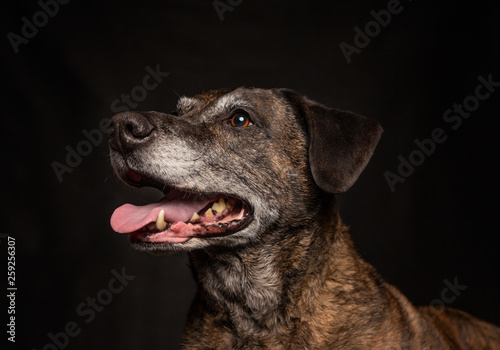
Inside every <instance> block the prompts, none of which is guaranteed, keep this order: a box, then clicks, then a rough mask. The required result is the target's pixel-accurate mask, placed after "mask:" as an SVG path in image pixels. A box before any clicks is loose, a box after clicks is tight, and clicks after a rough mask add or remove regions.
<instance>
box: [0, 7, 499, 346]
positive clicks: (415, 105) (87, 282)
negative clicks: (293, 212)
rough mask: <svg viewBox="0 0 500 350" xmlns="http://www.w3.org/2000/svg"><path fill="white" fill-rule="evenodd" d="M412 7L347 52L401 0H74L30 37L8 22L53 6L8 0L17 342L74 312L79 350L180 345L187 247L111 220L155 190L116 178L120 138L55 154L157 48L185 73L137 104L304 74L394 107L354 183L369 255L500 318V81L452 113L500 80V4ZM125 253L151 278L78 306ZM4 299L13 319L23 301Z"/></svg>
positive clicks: (388, 269) (371, 112) (5, 148)
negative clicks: (433, 140) (173, 250)
mask: <svg viewBox="0 0 500 350" xmlns="http://www.w3.org/2000/svg"><path fill="white" fill-rule="evenodd" d="M401 5H402V7H403V10H402V11H401V12H400V13H399V14H397V15H393V16H392V19H391V21H390V23H389V24H388V25H387V27H386V28H382V29H381V31H380V34H379V35H377V36H374V37H373V38H372V39H371V41H370V43H369V44H368V45H367V46H366V47H365V48H363V49H361V52H360V53H359V54H353V55H352V57H351V58H352V62H351V63H347V61H346V59H345V57H344V55H343V54H342V52H341V50H340V47H339V45H340V43H341V42H347V43H349V44H351V45H352V44H353V38H354V35H355V32H354V27H356V26H358V27H361V28H364V26H365V24H366V23H367V22H369V21H371V20H373V17H372V15H371V14H370V11H372V10H375V11H380V10H382V9H385V8H386V7H387V1H330V2H326V1H323V2H320V1H297V0H290V1H249V0H244V1H242V2H241V4H239V5H237V6H235V7H234V9H233V10H232V11H228V12H225V13H224V15H223V16H224V20H223V21H221V20H220V18H219V16H218V14H217V12H216V10H215V9H214V6H213V3H212V2H211V1H156V2H155V1H129V0H125V1H101V2H99V1H84V2H83V1H77V0H73V1H71V2H69V3H68V4H66V5H60V6H59V11H58V13H57V14H56V15H55V16H54V17H53V18H50V20H49V21H48V24H47V25H45V26H44V27H42V28H40V29H39V31H38V33H37V34H36V36H34V37H33V38H31V39H29V42H28V43H27V44H21V45H20V46H19V53H17V54H16V53H15V52H14V50H13V48H12V46H11V44H10V43H9V40H8V39H7V34H8V33H9V32H14V33H16V34H21V28H22V25H23V22H22V17H23V16H26V17H27V18H28V19H31V18H32V16H33V14H35V13H36V12H37V11H40V6H39V5H38V4H37V3H36V1H10V2H8V3H5V4H3V5H2V17H3V18H2V20H1V28H2V35H3V39H2V45H1V50H2V51H1V52H2V66H1V68H2V73H1V74H2V75H1V76H2V100H3V103H2V107H3V108H2V121H1V125H2V128H1V140H2V148H1V150H2V164H3V165H2V172H1V176H2V178H1V180H2V188H3V191H2V196H1V222H0V225H1V226H0V229H1V231H0V232H1V233H8V234H10V235H12V236H14V237H16V262H17V265H16V278H17V280H16V282H17V287H18V290H17V298H16V311H17V313H16V340H17V341H16V348H23V349H24V348H25V349H28V348H29V349H32V348H36V349H42V348H43V347H44V345H45V344H48V343H50V342H51V341H50V339H49V337H48V333H49V332H51V333H53V334H56V333H59V332H63V331H64V327H65V325H66V324H67V323H68V322H70V321H74V322H76V323H77V324H78V327H79V329H81V333H80V334H79V335H78V336H76V337H71V338H70V339H69V345H68V346H67V348H70V349H105V348H117V349H146V348H147V349H176V348H178V344H179V340H180V335H181V332H182V328H183V324H184V320H185V315H186V312H187V309H188V307H189V304H190V301H191V299H192V297H193V294H194V283H193V282H192V279H191V275H190V271H189V268H188V266H187V257H186V256H184V255H177V256H168V257H160V258H158V257H151V256H148V255H144V254H140V253H137V252H134V251H132V250H130V249H129V248H128V246H127V245H128V240H127V237H125V236H120V235H118V234H115V233H113V232H112V230H111V228H110V227H109V217H110V215H111V213H112V212H113V210H114V209H115V208H116V207H117V206H119V205H121V204H123V203H125V202H133V203H136V204H137V203H146V202H147V201H150V200H152V199H157V198H158V194H157V193H155V192H152V191H148V190H141V191H138V190H132V189H129V188H126V187H125V186H124V185H123V184H121V183H120V182H119V181H118V180H117V179H116V177H115V176H114V175H113V173H112V170H111V167H110V164H109V158H108V155H107V145H106V143H107V141H106V140H105V141H103V142H102V143H101V144H100V145H99V146H96V147H94V148H93V150H92V152H91V154H90V155H88V156H85V157H83V159H82V161H81V164H79V165H78V166H76V167H75V168H74V169H73V171H72V172H71V173H66V174H64V175H63V181H62V182H59V181H58V179H57V177H56V175H55V173H54V171H53V169H52V167H51V164H52V162H54V161H56V162H60V163H64V162H65V157H66V154H67V150H66V147H67V146H70V147H72V148H75V147H77V145H78V144H79V142H81V141H82V140H85V136H84V135H83V134H82V130H84V129H85V130H91V129H95V128H98V126H99V122H100V121H101V120H102V119H103V118H109V117H111V116H112V115H113V112H112V110H111V103H112V102H113V101H114V100H115V99H116V98H119V97H120V95H121V94H123V93H130V91H131V90H132V89H133V88H134V87H135V86H137V85H142V79H143V77H144V76H145V75H146V74H147V72H146V67H147V66H150V67H152V68H155V67H156V66H157V65H159V67H160V70H161V71H163V72H169V73H170V75H169V76H168V77H166V78H164V80H163V82H161V84H159V86H158V87H157V88H156V89H154V90H152V91H149V92H148V94H147V96H146V98H145V99H144V101H142V102H140V103H139V105H138V107H137V108H136V109H138V110H158V111H165V112H168V111H171V110H172V109H173V107H174V105H175V102H176V100H177V98H178V95H188V96H189V95H192V94H195V93H197V92H200V91H201V90H205V89H210V88H215V87H238V86H242V85H245V86H258V87H268V88H270V87H289V88H293V89H296V90H297V91H300V92H301V93H303V94H306V95H307V96H309V97H311V98H313V99H315V100H318V101H320V102H323V103H325V104H328V105H330V106H332V107H339V108H344V109H349V110H352V111H354V112H357V113H359V114H363V115H365V116H368V117H371V118H374V119H376V120H378V121H379V122H380V123H381V125H382V126H383V128H384V130H385V132H384V134H383V136H382V139H381V141H380V144H379V146H378V148H377V150H376V152H375V155H374V157H373V158H372V161H371V163H370V164H369V165H368V167H367V169H366V170H365V172H364V173H363V174H362V176H361V177H360V179H359V180H358V182H357V183H356V185H355V186H354V187H353V188H352V189H351V190H350V191H349V192H347V193H345V194H342V195H339V196H338V200H339V203H340V208H341V214H342V217H343V219H344V221H345V222H346V223H347V224H348V225H350V227H351V233H352V236H353V239H354V240H355V242H356V244H357V247H358V250H359V251H360V253H361V255H362V256H363V257H364V258H365V259H366V260H368V261H369V262H371V263H372V264H373V265H374V266H375V267H376V268H377V269H378V270H379V272H380V273H381V274H382V275H383V276H384V277H385V279H386V280H387V281H389V282H390V283H393V284H395V285H397V286H398V287H399V288H400V289H401V290H402V291H403V293H405V294H406V295H407V296H408V297H409V299H410V300H411V301H412V302H414V303H416V304H429V303H431V302H432V301H433V300H435V299H440V298H441V293H442V292H443V290H444V288H446V285H445V282H444V281H445V280H448V281H453V280H454V279H457V281H458V283H459V284H461V285H466V286H467V289H466V290H463V291H462V292H461V294H460V295H458V296H457V298H456V299H455V300H454V301H453V302H451V303H449V304H448V306H452V307H456V308H460V309H463V310H465V311H468V312H470V313H473V314H475V315H477V316H479V317H481V318H484V319H486V320H489V321H491V322H496V323H500V299H499V298H498V296H499V288H500V282H499V278H498V276H499V275H498V269H499V267H500V255H499V254H498V249H499V246H498V242H499V240H498V238H497V236H498V228H497V221H498V217H499V205H498V202H499V200H498V198H499V191H498V183H497V181H498V180H497V179H498V177H499V167H498V166H497V162H498V157H497V152H498V149H499V147H498V146H499V138H498V136H497V135H498V132H499V130H498V125H499V124H498V123H497V119H498V118H499V117H500V115H499V113H498V110H499V108H498V107H499V103H498V102H499V100H500V99H499V96H500V91H496V92H495V93H493V94H492V95H491V97H490V98H488V99H487V100H485V101H482V102H481V103H480V105H479V108H478V109H477V110H476V111H475V112H473V113H472V114H471V116H470V117H469V118H468V119H465V120H463V124H462V125H461V126H460V127H459V128H458V129H457V130H452V128H451V126H452V124H450V123H446V122H445V121H444V120H443V113H444V112H445V111H446V110H447V109H448V108H450V107H452V106H453V104H455V103H462V102H463V100H464V99H465V98H466V97H467V96H469V95H473V94H474V91H475V88H476V86H477V84H478V83H479V82H478V80H477V77H478V76H480V75H482V76H483V77H485V78H486V77H487V76H488V75H489V74H492V78H493V80H495V81H500V72H499V69H498V68H499V66H498V62H499V59H500V55H499V32H500V31H499V23H500V22H499V21H498V16H499V11H498V10H499V6H498V2H494V1H490V2H487V1H486V2H480V1H475V2H457V1H451V0H445V1H439V2H438V1H434V2H424V1H420V0H414V1H409V0H401ZM498 90H500V89H498ZM484 91H485V90H484ZM435 128H442V129H443V130H445V132H446V134H447V135H448V138H447V140H446V141H445V142H444V143H442V144H439V145H437V146H436V149H435V151H434V153H433V154H432V155H431V156H429V157H427V158H426V159H425V161H424V162H423V164H422V165H420V166H418V167H416V168H415V171H414V173H413V174H412V175H411V176H409V177H408V178H407V180H406V181H405V182H404V183H398V184H396V186H395V191H394V192H392V191H391V190H390V189H389V186H388V184H387V182H386V180H385V179H384V176H383V175H384V172H386V171H391V172H393V173H397V167H398V164H399V160H398V159H397V158H398V156H399V155H402V156H403V157H405V158H406V159H408V155H409V154H410V152H412V151H413V150H414V149H416V146H415V144H414V140H415V139H419V140H422V139H425V138H429V137H430V136H431V132H432V130H433V129H435ZM242 147H245V145H242ZM298 205H300V203H298ZM5 242H6V241H5V240H4V239H3V240H2V242H1V243H0V245H1V249H2V259H3V262H2V266H3V267H2V270H3V271H2V273H4V274H5V271H6V269H7V264H6V255H5V253H6V244H5ZM122 268H125V270H126V273H127V274H129V275H133V276H135V279H134V280H133V281H130V282H129V285H128V286H126V287H125V289H124V290H123V292H121V293H118V294H116V295H113V300H112V301H111V302H110V303H109V304H108V305H106V306H104V308H103V310H102V311H101V312H98V313H96V315H95V318H94V319H93V320H92V321H91V322H88V323H87V322H86V320H88V318H87V317H88V316H80V315H79V314H78V313H77V307H78V305H79V304H80V303H82V302H85V300H86V299H87V298H88V297H95V296H96V295H97V294H98V293H99V292H100V291H101V290H102V289H105V288H107V286H108V282H109V281H110V279H111V278H112V276H113V275H112V273H111V270H113V269H115V270H117V271H121V270H122ZM3 278H4V276H3V275H2V279H3ZM2 285H3V286H6V283H4V282H2ZM1 293H2V295H3V294H4V293H5V289H4V290H3V291H2V292H1ZM446 296H447V297H449V296H452V294H446ZM2 299H3V300H2V301H6V299H5V298H4V297H2ZM2 305H4V304H2ZM5 305H6V304H5ZM0 314H1V315H2V317H3V318H2V323H1V324H2V325H4V324H5V323H6V316H7V306H5V308H4V307H2V310H0ZM0 328H1V329H2V331H1V332H0V334H1V335H0V336H1V337H2V341H4V340H5V338H6V337H7V335H6V333H5V326H2V327H0ZM61 339H62V338H61ZM46 348H47V349H50V348H54V347H50V346H48V347H46Z"/></svg>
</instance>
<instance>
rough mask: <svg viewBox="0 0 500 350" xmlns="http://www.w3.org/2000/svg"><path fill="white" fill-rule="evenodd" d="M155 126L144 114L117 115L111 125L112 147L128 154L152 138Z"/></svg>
mask: <svg viewBox="0 0 500 350" xmlns="http://www.w3.org/2000/svg"><path fill="white" fill-rule="evenodd" d="M154 129H155V126H154V125H153V124H151V122H150V121H149V120H148V119H147V118H146V117H145V116H144V115H142V114H140V113H137V112H122V113H119V114H117V115H115V116H114V117H113V118H112V119H111V122H110V125H109V130H108V132H109V136H110V140H109V144H110V147H111V148H113V149H115V150H117V151H120V152H122V153H127V152H130V151H132V150H134V148H137V147H138V146H140V145H143V144H145V143H147V141H148V140H149V139H150V138H151V135H152V133H153V130H154Z"/></svg>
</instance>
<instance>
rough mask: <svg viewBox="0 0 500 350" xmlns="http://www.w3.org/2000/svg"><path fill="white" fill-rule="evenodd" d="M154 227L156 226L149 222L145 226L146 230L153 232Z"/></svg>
mask: <svg viewBox="0 0 500 350" xmlns="http://www.w3.org/2000/svg"><path fill="white" fill-rule="evenodd" d="M155 227H156V224H155V223H154V222H150V223H149V224H148V226H147V228H148V230H150V231H151V230H154V228H155Z"/></svg>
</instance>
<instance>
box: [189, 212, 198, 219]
mask: <svg viewBox="0 0 500 350" xmlns="http://www.w3.org/2000/svg"><path fill="white" fill-rule="evenodd" d="M199 218H200V216H199V215H198V213H194V214H193V216H191V219H189V220H190V221H193V220H196V219H199Z"/></svg>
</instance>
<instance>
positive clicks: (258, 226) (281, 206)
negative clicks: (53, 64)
mask: <svg viewBox="0 0 500 350" xmlns="http://www.w3.org/2000/svg"><path fill="white" fill-rule="evenodd" d="M381 132H382V129H381V128H380V126H379V125H378V123H377V122H375V121H372V120H370V119H367V118H365V117H362V116H359V115H356V114H354V113H351V112H347V111H341V110H337V109H332V108H328V107H326V106H323V105H320V104H318V103H316V102H314V101H311V100H309V99H307V98H305V97H302V96H300V95H298V94H297V93H295V92H293V91H291V90H286V89H273V90H264V89H256V88H250V89H249V88H238V89H235V90H210V91H208V92H204V93H202V94H199V95H196V96H194V97H181V98H180V99H179V102H178V104H177V108H176V110H175V111H174V112H173V113H171V114H164V113H159V112H124V113H120V114H117V115H115V116H114V117H113V119H112V121H111V124H110V152H111V160H112V165H113V168H114V170H115V172H116V174H117V175H118V177H119V178H120V179H121V180H123V181H124V182H125V183H126V184H128V185H131V186H135V187H141V186H152V187H156V188H158V189H159V190H161V191H162V192H163V193H164V195H165V197H164V198H163V199H161V200H160V201H159V202H156V203H151V204H148V205H146V206H142V207H137V206H133V205H131V204H125V205H124V206H121V207H120V208H118V209H116V210H115V212H114V213H113V216H112V218H111V226H112V227H113V229H114V230H115V231H117V232H119V233H128V234H130V236H131V242H132V245H133V246H134V247H136V248H138V249H140V250H145V251H149V252H153V253H159V252H169V251H176V250H193V249H199V248H204V247H207V246H223V247H234V246H237V245H242V244H249V243H250V242H252V241H255V240H258V239H260V238H262V237H263V236H265V235H270V234H273V232H276V231H286V230H289V229H290V228H291V227H292V226H293V227H297V226H300V225H304V226H307V225H309V224H311V222H312V221H313V220H314V215H315V213H318V210H319V209H318V208H320V207H321V203H320V202H319V201H320V200H319V198H321V197H324V195H325V194H334V193H339V192H344V191H346V190H347V189H348V188H349V187H350V186H351V185H352V184H353V183H354V182H355V181H356V179H357V178H358V176H359V174H360V173H361V171H362V170H363V168H364V167H365V166H366V164H367V162H368V160H369V158H370V157H371V155H372V153H373V150H374V148H375V145H376V144H377V142H378V140H379V138H380V134H381Z"/></svg>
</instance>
